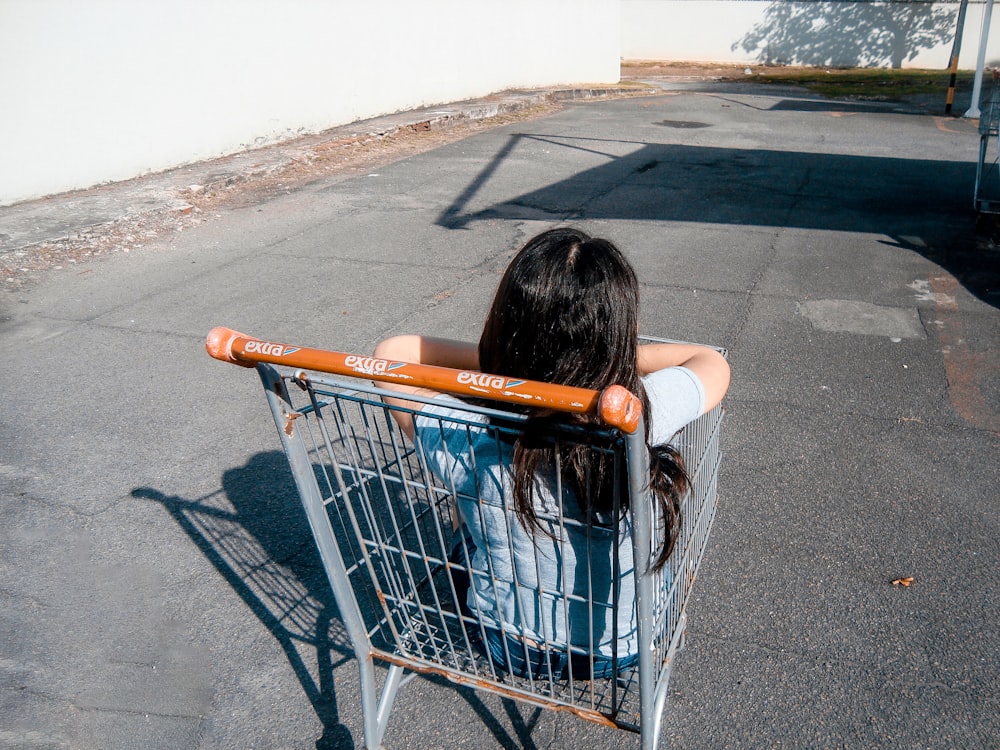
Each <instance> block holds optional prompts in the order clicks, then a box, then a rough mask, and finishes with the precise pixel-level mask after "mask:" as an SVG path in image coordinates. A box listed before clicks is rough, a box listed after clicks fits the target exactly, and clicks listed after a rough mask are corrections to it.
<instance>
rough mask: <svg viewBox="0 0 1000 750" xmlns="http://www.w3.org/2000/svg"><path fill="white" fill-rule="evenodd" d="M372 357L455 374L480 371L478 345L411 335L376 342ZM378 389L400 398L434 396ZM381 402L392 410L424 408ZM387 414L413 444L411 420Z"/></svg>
mask: <svg viewBox="0 0 1000 750" xmlns="http://www.w3.org/2000/svg"><path fill="white" fill-rule="evenodd" d="M374 356H375V357H378V358H379V359H388V360H392V361H393V362H413V363H414V364H420V365H436V366H438V367H451V368H453V369H456V370H478V369H479V346H478V344H473V343H469V342H467V341H452V340H450V339H437V338H432V337H430V336H417V335H412V334H406V335H402V336H393V337H392V338H388V339H386V340H385V341H382V342H379V344H378V345H377V346H376V347H375V352H374ZM379 386H380V387H382V388H385V389H386V390H390V391H396V392H397V393H399V394H400V396H406V395H407V394H415V393H416V394H419V395H421V396H430V397H433V396H436V395H437V391H432V390H430V389H428V388H417V387H415V386H412V385H400V384H398V383H379ZM384 401H385V403H387V404H389V405H391V406H402V407H404V408H409V409H414V410H420V409H421V408H422V407H423V406H424V405H423V404H422V403H420V402H419V401H409V400H407V399H406V398H402V397H401V398H389V397H386V398H385V399H384ZM390 413H391V414H392V417H393V419H395V420H396V422H397V424H399V427H400V429H401V430H402V431H403V434H405V435H406V436H407V437H408V438H410V439H411V440H412V439H413V431H414V425H413V416H412V415H411V414H407V413H406V412H401V411H392V412H390Z"/></svg>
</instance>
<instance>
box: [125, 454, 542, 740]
mask: <svg viewBox="0 0 1000 750" xmlns="http://www.w3.org/2000/svg"><path fill="white" fill-rule="evenodd" d="M131 495H132V497H135V498H141V499H144V500H153V501H155V502H157V503H160V504H161V505H162V506H163V507H164V508H165V509H166V510H167V512H168V513H170V515H171V516H172V517H173V519H174V520H175V521H176V522H177V524H178V526H180V527H181V529H182V530H183V531H184V532H185V533H186V534H187V535H188V537H189V538H190V539H191V541H192V542H194V544H195V545H196V546H197V547H198V549H199V550H200V551H201V552H202V554H204V555H205V557H206V558H207V559H208V561H209V562H211V563H212V565H213V566H214V567H215V569H216V570H217V571H218V572H219V573H220V574H221V575H222V577H223V578H224V579H225V581H226V582H227V583H228V584H229V585H230V586H231V587H232V588H233V590H234V591H235V592H236V593H237V594H239V596H240V598H241V599H242V600H243V602H244V604H246V606H247V607H249V609H250V610H251V611H252V612H253V613H254V614H255V615H256V616H257V618H258V619H259V620H260V621H261V623H263V624H264V626H265V627H267V629H268V630H269V631H270V632H271V634H272V635H273V636H274V637H275V639H277V641H278V643H279V644H280V645H281V647H282V649H283V650H284V652H285V655H286V657H287V658H288V661H289V663H290V664H291V666H292V669H293V670H294V672H295V676H296V678H297V679H298V681H299V683H300V684H301V686H302V689H303V691H304V692H305V694H306V696H307V697H308V698H309V701H310V703H311V704H312V706H313V709H314V710H315V712H316V716H317V717H318V718H319V720H320V722H321V723H322V725H323V736H322V737H321V738H320V739H319V740H317V742H316V748H317V750H353V748H355V747H359V746H361V745H358V744H356V742H355V740H354V738H353V736H352V734H351V732H350V730H349V729H348V728H347V727H346V726H345V725H344V724H342V723H341V721H340V715H339V711H338V707H337V696H336V691H335V685H334V674H333V672H334V670H335V669H337V668H338V667H340V666H342V665H344V664H346V663H348V662H350V661H353V659H354V650H353V648H352V646H351V642H350V638H349V636H348V633H347V630H346V629H345V628H344V626H343V623H342V622H341V620H340V615H339V612H338V610H337V604H336V601H335V600H334V596H333V592H332V591H331V589H330V585H329V582H328V581H327V579H326V573H325V572H324V570H323V564H322V562H321V561H320V558H319V554H318V553H317V551H316V547H315V544H314V542H313V537H312V533H311V532H310V530H309V525H308V523H307V521H306V518H305V513H304V512H303V510H302V505H301V504H300V502H299V498H298V495H297V494H296V491H295V485H294V483H293V480H292V474H291V471H290V470H289V468H288V461H287V459H286V458H285V454H284V453H282V452H281V451H268V452H264V453H258V454H256V455H254V456H253V457H251V458H250V460H249V461H247V463H246V464H245V465H244V466H241V467H239V468H237V469H230V470H228V471H226V472H225V473H224V474H223V477H222V488H221V489H220V490H217V491H215V492H213V493H211V494H208V495H205V496H203V497H199V498H195V499H188V498H183V497H178V496H176V495H167V494H165V493H163V492H160V491H159V490H156V489H153V488H151V487H137V488H135V489H133V490H132V492H131ZM311 652H315V654H316V656H315V658H316V665H317V666H316V669H315V673H316V675H317V676H318V679H316V678H314V676H313V671H314V670H311V669H310V666H311V659H312V657H311ZM426 679H427V680H429V681H430V682H434V683H441V684H448V685H449V686H451V685H450V683H448V682H447V681H446V680H444V678H438V677H434V676H429V677H427V678H426ZM451 687H454V686H451ZM458 693H459V695H461V696H462V698H463V699H464V700H465V701H466V703H468V704H469V706H470V707H471V708H472V710H473V711H474V712H475V713H476V715H477V716H479V718H480V719H481V720H482V722H483V724H484V726H485V727H486V729H488V730H489V731H490V733H491V734H492V735H493V736H494V738H495V739H496V741H497V742H498V743H499V745H500V747H503V748H506V749H507V750H519V749H524V750H533V748H534V747H535V744H534V743H533V741H532V740H531V736H530V735H531V731H532V729H533V728H534V726H535V724H536V723H537V721H538V718H539V714H540V710H535V711H534V712H533V713H532V714H531V717H530V718H529V719H527V720H526V719H524V718H523V717H522V716H521V708H522V707H519V705H518V704H517V703H516V702H514V701H511V700H509V699H504V700H503V701H502V704H503V708H504V711H505V713H506V714H507V716H508V718H509V719H510V722H511V727H512V729H513V731H514V734H515V735H516V738H515V737H512V736H511V735H510V733H509V732H508V730H507V729H505V728H504V726H503V725H502V723H501V722H500V721H498V720H497V718H496V717H495V716H494V715H493V713H492V712H491V711H490V709H489V707H487V706H486V704H485V703H483V701H482V700H481V699H480V698H479V696H478V695H477V694H476V692H475V691H474V690H472V689H468V688H460V689H459V691H458ZM357 710H358V712H359V715H358V719H359V720H360V706H358V707H357ZM391 726H392V722H391V720H390V727H391ZM362 744H363V743H362Z"/></svg>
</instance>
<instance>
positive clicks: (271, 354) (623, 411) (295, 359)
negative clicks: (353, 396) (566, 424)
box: [205, 326, 642, 433]
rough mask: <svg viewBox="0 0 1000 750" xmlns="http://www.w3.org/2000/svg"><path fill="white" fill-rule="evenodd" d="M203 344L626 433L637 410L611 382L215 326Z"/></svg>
mask: <svg viewBox="0 0 1000 750" xmlns="http://www.w3.org/2000/svg"><path fill="white" fill-rule="evenodd" d="M205 350H206V351H207V352H208V353H209V354H210V355H211V356H213V357H215V359H218V360H222V361H223V362H232V363H233V364H235V365H240V366H242V367H253V366H255V365H256V364H257V363H259V362H268V363H270V364H275V365H285V366H286V367H302V368H304V369H306V370H315V371H317V372H328V373H333V374H335V375H347V376H349V377H355V378H357V377H363V378H367V379H369V380H377V381H382V382H386V383H402V384H405V385H410V386H415V387H418V388H429V389H431V390H434V391H443V392H446V393H453V394H458V395H462V396H473V397H477V398H488V399H491V400H494V401H503V402H506V403H510V404H525V403H527V404H530V405H532V406H538V407H542V408H547V409H554V410H556V411H563V412H570V413H575V414H597V415H599V416H600V418H601V420H602V421H603V422H604V423H605V424H608V425H611V426H612V427H617V428H618V429H620V430H622V431H623V432H628V433H633V432H635V431H636V429H637V428H638V426H639V417H640V416H641V414H642V404H641V402H640V401H639V399H638V398H636V396H635V395H634V394H633V393H631V392H630V391H629V390H628V389H626V388H625V387H623V386H620V385H613V386H611V387H609V388H605V389H604V390H603V391H592V390H590V389H588V388H573V387H571V386H564V385H553V384H552V383H542V382H540V381H537V380H518V379H516V378H507V377H503V376H501V375H490V374H489V373H484V372H477V371H473V370H453V369H451V368H449V367H436V366H433V365H418V364H413V363H409V362H394V361H391V360H387V359H378V358H375V357H366V356H361V355H357V354H344V353H343V352H334V351H327V350H325V349H310V348H309V347H305V346H291V345H289V344H281V343H278V342H275V341H263V340H261V339H255V338H253V337H252V336H247V335H245V334H242V333H239V332H238V331H234V330H232V329H231V328H224V327H221V326H220V327H217V328H213V329H212V330H211V331H209V333H208V337H207V338H206V339H205Z"/></svg>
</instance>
